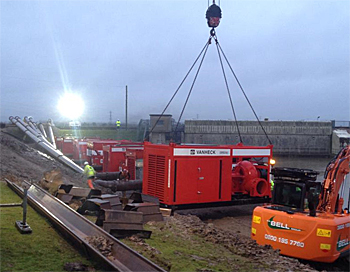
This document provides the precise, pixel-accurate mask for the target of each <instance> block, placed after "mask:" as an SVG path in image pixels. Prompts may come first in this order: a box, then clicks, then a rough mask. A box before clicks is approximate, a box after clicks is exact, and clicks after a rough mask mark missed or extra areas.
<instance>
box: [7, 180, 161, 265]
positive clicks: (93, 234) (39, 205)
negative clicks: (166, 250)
mask: <svg viewBox="0 0 350 272" xmlns="http://www.w3.org/2000/svg"><path fill="white" fill-rule="evenodd" d="M5 180H6V182H7V184H8V186H9V187H10V188H11V189H12V190H13V191H15V192H16V193H17V194H18V195H19V196H20V197H23V194H24V191H23V189H22V188H21V187H19V186H18V185H17V184H15V183H13V182H11V181H9V180H8V179H5ZM25 186H28V187H29V189H28V203H29V205H31V206H32V207H33V208H34V209H35V210H37V211H38V212H39V213H41V214H43V215H45V216H46V217H47V218H48V219H49V220H50V221H51V222H52V223H53V224H54V225H55V227H56V228H57V229H58V230H59V231H60V232H61V233H62V234H63V236H64V237H65V238H67V239H68V240H69V241H70V242H72V243H73V244H74V245H75V246H77V247H78V248H79V249H81V250H83V251H84V252H86V253H87V255H88V256H89V257H91V258H94V259H95V260H97V261H99V262H101V263H103V264H104V266H105V267H107V268H108V269H109V270H110V271H165V270H163V269H162V268H161V267H159V266H157V265H156V264H154V263H152V262H151V261H150V260H148V259H146V258H145V257H143V256H142V255H140V254H139V253H137V252H136V251H134V250H132V249H131V248H129V247H128V246H126V245H124V244H123V243H122V242H120V241H119V240H118V239H116V238H114V237H113V236H111V235H110V234H109V233H107V232H106V231H104V230H103V229H101V228H100V227H98V226H97V225H95V224H93V223H92V222H90V221H89V220H88V219H86V218H85V217H83V216H82V215H80V214H78V213H77V212H76V211H75V210H73V209H72V208H70V207H69V206H67V205H66V204H64V203H63V202H62V201H60V200H59V199H57V198H55V197H54V196H52V195H50V194H49V193H48V192H46V191H45V190H43V189H42V188H40V187H39V186H36V185H31V184H29V183H28V182H25ZM34 231H35V230H34ZM96 240H98V241H103V242H104V243H106V244H108V245H111V252H110V253H109V254H108V255H106V254H102V252H101V251H99V249H98V247H95V246H94V243H93V242H94V241H96Z"/></svg>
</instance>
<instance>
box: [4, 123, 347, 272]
mask: <svg viewBox="0 0 350 272" xmlns="http://www.w3.org/2000/svg"><path fill="white" fill-rule="evenodd" d="M12 132H13V131H11V130H7V129H3V130H1V132H0V178H1V179H2V180H3V179H4V178H8V179H10V180H12V181H22V180H27V181H31V182H33V183H39V181H40V180H42V179H43V177H44V173H46V172H50V171H52V170H55V171H60V172H61V174H62V182H63V183H70V184H72V183H73V184H75V185H76V186H81V187H87V184H86V183H85V181H84V178H83V176H82V175H81V174H77V173H75V172H74V171H73V170H71V169H69V168H68V167H65V166H64V165H63V164H61V163H60V162H58V161H56V160H54V159H52V158H51V157H49V156H47V155H45V154H44V153H41V152H39V151H38V150H37V149H36V148H37V146H35V145H33V144H30V143H29V142H28V143H25V142H23V138H22V137H19V136H18V135H17V136H16V137H13V135H15V134H14V133H12ZM255 206H256V205H245V206H239V207H238V206H236V207H224V208H208V209H204V210H187V211H181V212H177V214H178V215H175V216H174V217H173V218H172V219H170V220H171V221H172V223H176V224H178V225H179V226H181V228H183V231H184V232H193V233H196V234H197V235H198V234H199V235H200V236H201V237H202V238H203V239H205V240H207V241H208V240H210V241H212V242H213V243H214V244H215V243H217V244H225V245H227V246H228V247H231V246H235V247H237V248H239V250H238V254H240V255H242V256H244V257H248V258H249V259H250V260H251V262H252V264H254V265H255V266H256V267H259V265H261V264H262V263H263V264H265V265H266V264H268V265H269V266H270V267H271V269H270V270H268V271H316V270H315V269H317V270H319V271H349V264H348V263H344V262H341V263H339V264H338V263H335V264H331V265H317V264H311V266H310V264H309V263H307V264H303V263H301V262H299V261H298V260H296V259H292V258H287V257H283V256H280V255H279V254H278V252H277V251H274V250H272V249H271V248H269V247H263V246H259V245H257V244H256V243H255V242H254V241H252V240H251V239H250V222H251V215H252V210H253V209H254V207H255ZM265 271H266V270H265Z"/></svg>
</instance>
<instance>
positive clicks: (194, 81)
mask: <svg viewBox="0 0 350 272" xmlns="http://www.w3.org/2000/svg"><path fill="white" fill-rule="evenodd" d="M210 40H211V38H209V41H208V42H207V47H206V48H205V51H204V54H203V57H202V60H201V62H200V64H199V66H198V69H197V72H196V75H195V77H194V79H193V82H192V85H191V88H190V90H189V92H188V95H187V98H186V101H185V104H184V106H183V108H182V111H181V114H180V116H179V120H178V121H177V124H176V127H175V130H174V133H176V131H177V127H178V126H179V123H180V120H181V117H182V115H183V113H184V111H185V108H186V105H187V102H188V100H189V98H190V95H191V93H192V90H193V87H194V84H195V83H196V80H197V77H198V74H199V71H200V69H201V67H202V64H203V61H204V58H205V55H206V54H207V51H208V47H209V44H210Z"/></svg>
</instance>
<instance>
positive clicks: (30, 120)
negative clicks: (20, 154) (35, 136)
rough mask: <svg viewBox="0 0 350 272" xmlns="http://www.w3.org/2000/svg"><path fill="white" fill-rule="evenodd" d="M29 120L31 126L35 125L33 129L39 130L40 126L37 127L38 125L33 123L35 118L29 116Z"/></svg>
mask: <svg viewBox="0 0 350 272" xmlns="http://www.w3.org/2000/svg"><path fill="white" fill-rule="evenodd" d="M28 120H29V124H32V125H33V128H34V129H36V130H38V126H37V125H36V123H35V122H34V121H33V117H31V116H29V118H28Z"/></svg>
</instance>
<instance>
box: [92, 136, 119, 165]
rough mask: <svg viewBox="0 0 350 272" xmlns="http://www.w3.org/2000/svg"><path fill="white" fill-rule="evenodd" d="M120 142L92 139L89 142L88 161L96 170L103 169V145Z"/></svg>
mask: <svg viewBox="0 0 350 272" xmlns="http://www.w3.org/2000/svg"><path fill="white" fill-rule="evenodd" d="M118 143H120V141H117V140H92V141H88V143H87V151H86V153H87V156H88V162H89V163H90V164H91V165H92V166H93V167H94V168H95V170H96V171H99V170H102V166H103V146H105V145H115V144H118Z"/></svg>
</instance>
